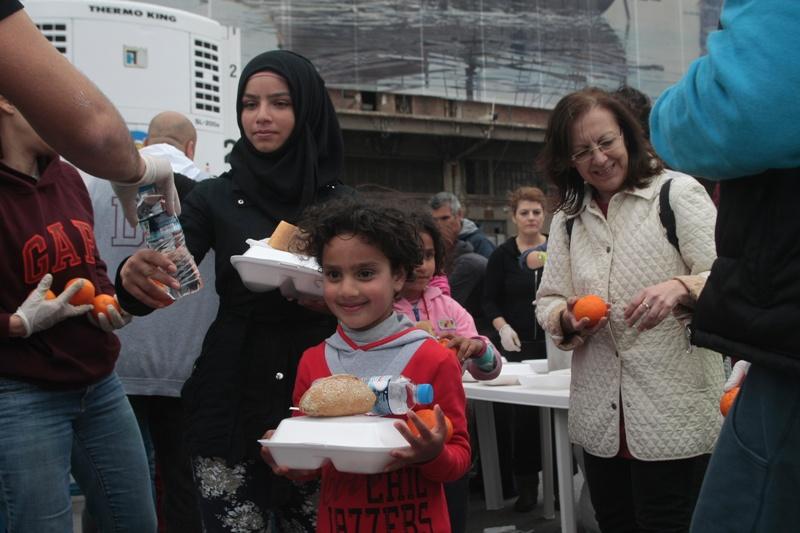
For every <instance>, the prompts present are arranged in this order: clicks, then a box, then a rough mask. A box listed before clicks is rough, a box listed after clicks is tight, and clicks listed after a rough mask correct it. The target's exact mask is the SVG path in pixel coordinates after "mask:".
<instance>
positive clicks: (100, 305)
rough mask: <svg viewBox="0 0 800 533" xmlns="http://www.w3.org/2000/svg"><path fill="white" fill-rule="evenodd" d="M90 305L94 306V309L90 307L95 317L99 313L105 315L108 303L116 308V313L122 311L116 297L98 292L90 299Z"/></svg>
mask: <svg viewBox="0 0 800 533" xmlns="http://www.w3.org/2000/svg"><path fill="white" fill-rule="evenodd" d="M92 305H93V306H94V309H92V314H93V315H94V318H95V319H97V317H98V315H100V314H104V315H107V314H108V306H109V305H110V306H113V307H114V309H116V310H117V313H119V312H121V311H122V310H121V308H120V306H119V303H118V302H117V299H116V298H114V297H113V296H111V295H110V294H102V293H101V294H98V295H97V296H95V297H94V299H93V300H92Z"/></svg>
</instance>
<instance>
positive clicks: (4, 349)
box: [0, 158, 119, 389]
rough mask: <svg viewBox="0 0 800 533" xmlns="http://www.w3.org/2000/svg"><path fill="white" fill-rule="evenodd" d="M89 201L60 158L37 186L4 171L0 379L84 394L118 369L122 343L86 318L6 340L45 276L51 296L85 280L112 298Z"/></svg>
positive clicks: (0, 176)
mask: <svg viewBox="0 0 800 533" xmlns="http://www.w3.org/2000/svg"><path fill="white" fill-rule="evenodd" d="M93 228H94V216H93V213H92V203H91V201H90V200H89V193H88V192H87V191H86V187H85V186H84V185H83V181H82V180H81V177H80V175H79V174H78V171H77V170H75V169H74V168H73V167H72V166H70V165H68V164H67V163H64V162H62V161H60V160H59V159H58V158H55V159H53V160H52V161H50V162H49V164H48V165H47V167H46V168H45V169H44V170H43V171H42V173H41V176H39V178H38V179H35V178H33V177H31V176H28V175H26V174H23V173H22V172H18V171H16V170H14V169H12V168H9V167H7V166H6V165H3V164H0V235H3V254H4V256H5V257H4V260H3V261H2V263H0V278H2V280H3V290H2V291H0V377H4V378H10V379H16V380H21V381H26V382H30V383H35V384H36V385H39V386H41V387H46V388H53V389H69V388H78V387H85V386H87V385H90V384H92V383H96V382H97V381H99V380H100V379H102V378H104V377H106V376H107V375H109V374H110V373H111V371H112V370H113V369H114V362H115V361H116V360H117V354H118V353H119V341H118V340H117V337H116V336H114V334H113V333H106V332H104V331H102V330H101V329H100V328H97V327H95V326H93V325H92V324H91V323H90V322H89V320H88V319H87V318H86V317H85V316H76V317H73V318H68V319H66V320H63V321H61V322H59V323H58V324H55V325H54V326H52V327H50V328H48V329H45V330H43V331H39V332H37V333H34V334H33V335H31V336H30V337H28V338H27V339H25V338H21V337H16V338H10V337H9V320H10V317H11V315H13V314H14V313H15V312H16V310H17V307H19V305H20V304H21V303H22V302H23V301H24V300H25V298H27V297H28V294H30V292H31V291H32V290H33V289H35V288H36V286H37V285H38V283H39V281H40V280H41V279H42V277H43V276H44V275H45V274H47V273H48V272H49V273H51V274H52V275H53V285H52V287H51V289H52V290H53V292H55V293H56V294H58V293H60V292H61V291H62V290H64V286H65V285H66V283H67V281H69V280H70V279H72V278H86V279H88V280H89V281H91V282H92V284H93V285H94V287H95V289H96V291H97V293H105V294H114V287H113V285H111V282H110V281H109V279H108V277H107V276H106V265H105V263H103V261H102V260H101V259H100V255H99V254H98V252H97V246H96V244H95V239H94V231H93Z"/></svg>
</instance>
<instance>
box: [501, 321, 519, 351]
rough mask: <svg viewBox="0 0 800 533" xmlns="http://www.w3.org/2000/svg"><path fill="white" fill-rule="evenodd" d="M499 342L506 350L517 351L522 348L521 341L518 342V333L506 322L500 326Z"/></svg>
mask: <svg viewBox="0 0 800 533" xmlns="http://www.w3.org/2000/svg"><path fill="white" fill-rule="evenodd" d="M499 333H500V344H502V345H503V349H504V350H505V351H507V352H518V351H520V350H522V343H521V342H519V335H517V332H516V331H514V328H512V327H511V324H506V325H504V326H503V327H502V328H500V331H499Z"/></svg>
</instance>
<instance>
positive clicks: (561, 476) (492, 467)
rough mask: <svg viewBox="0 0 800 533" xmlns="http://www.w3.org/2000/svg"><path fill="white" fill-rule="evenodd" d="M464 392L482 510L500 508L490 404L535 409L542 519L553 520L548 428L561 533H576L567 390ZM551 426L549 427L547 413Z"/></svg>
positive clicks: (471, 386)
mask: <svg viewBox="0 0 800 533" xmlns="http://www.w3.org/2000/svg"><path fill="white" fill-rule="evenodd" d="M464 392H465V393H466V395H467V398H468V399H470V400H477V401H476V402H475V420H476V422H477V429H478V442H479V444H480V458H481V471H482V474H483V487H484V495H485V498H486V508H487V509H489V510H494V509H501V508H502V507H503V494H502V493H503V491H502V487H501V483H500V463H499V460H498V457H497V434H496V433H495V425H494V411H493V410H492V402H498V403H509V404H514V405H530V406H533V407H539V416H540V419H541V424H540V427H541V439H542V478H543V482H542V485H543V486H542V490H543V493H544V502H543V504H544V515H545V517H546V518H552V517H553V516H555V511H554V508H553V470H552V464H553V455H552V445H551V440H550V439H551V427H553V426H554V428H555V437H556V438H555V441H556V469H557V471H558V495H559V499H560V505H561V531H562V533H576V531H577V525H576V519H575V497H574V488H573V483H572V447H571V445H570V441H569V434H568V431H567V414H568V412H569V390H568V389H563V390H545V389H533V388H527V387H522V386H520V385H501V386H490V385H485V384H480V383H464ZM551 411H552V413H553V421H554V424H553V426H551V423H550V413H551Z"/></svg>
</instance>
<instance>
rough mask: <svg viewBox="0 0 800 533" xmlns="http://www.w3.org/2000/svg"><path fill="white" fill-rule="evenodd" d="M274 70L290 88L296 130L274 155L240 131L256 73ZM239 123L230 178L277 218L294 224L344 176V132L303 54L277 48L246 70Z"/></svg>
mask: <svg viewBox="0 0 800 533" xmlns="http://www.w3.org/2000/svg"><path fill="white" fill-rule="evenodd" d="M265 70H267V71H271V72H274V73H276V74H279V75H281V76H283V78H284V79H285V80H286V83H287V84H288V85H289V93H290V95H291V97H292V107H293V109H294V130H293V131H292V133H291V134H290V135H289V137H288V138H287V139H286V142H285V143H284V145H283V146H281V147H280V148H279V149H278V150H276V151H275V152H272V153H269V154H266V153H263V152H259V151H258V150H256V149H255V147H254V146H253V145H252V144H251V143H250V141H248V140H247V136H246V135H245V133H244V129H243V128H242V118H241V117H242V95H243V94H244V88H245V86H246V85H247V81H248V80H249V79H250V77H251V76H252V75H253V74H256V73H258V72H262V71H265ZM236 122H237V123H238V124H239V133H240V134H241V138H240V139H239V140H238V141H237V142H236V144H235V145H234V146H233V150H232V152H231V157H230V163H231V170H232V172H231V175H232V178H233V180H234V182H236V184H238V185H239V187H241V188H242V190H243V191H244V192H245V194H246V195H247V197H248V198H249V199H250V201H251V202H253V203H255V204H256V205H257V206H258V207H259V208H260V209H262V210H263V211H264V212H265V213H267V214H268V215H270V216H272V217H275V218H276V220H286V221H288V222H296V220H297V218H298V216H299V215H300V212H301V211H302V210H303V209H304V208H305V207H307V206H308V205H310V204H311V203H313V202H314V197H315V193H316V191H317V190H319V189H320V188H321V187H323V186H325V185H328V184H332V183H336V182H337V181H338V180H339V179H340V178H341V176H342V171H343V167H344V148H343V144H342V132H341V130H340V129H339V120H338V119H337V118H336V111H335V110H334V108H333V103H332V102H331V99H330V97H329V96H328V91H327V90H326V89H325V82H324V81H323V80H322V78H321V77H320V75H319V74H318V73H317V71H316V69H315V68H314V65H312V64H311V62H310V61H309V60H308V59H306V58H304V57H303V56H301V55H299V54H295V53H294V52H289V51H287V50H273V51H271V52H265V53H263V54H261V55H258V56H256V57H255V58H253V59H252V60H251V61H250V62H249V63H248V64H247V66H245V67H244V70H243V71H242V76H241V78H240V79H239V89H238V91H237V93H236Z"/></svg>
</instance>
